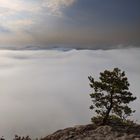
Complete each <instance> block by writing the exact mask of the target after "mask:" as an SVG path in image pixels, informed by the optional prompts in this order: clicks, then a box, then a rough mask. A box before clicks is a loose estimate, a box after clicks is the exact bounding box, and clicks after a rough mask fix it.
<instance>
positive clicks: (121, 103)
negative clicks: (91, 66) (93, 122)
mask: <svg viewBox="0 0 140 140" xmlns="http://www.w3.org/2000/svg"><path fill="white" fill-rule="evenodd" d="M88 79H89V81H90V87H91V88H92V89H93V93H91V94H90V97H91V98H92V102H93V104H92V105H91V106H90V109H94V110H95V112H96V113H97V114H98V115H99V116H101V117H102V118H103V120H102V124H106V123H107V121H108V118H109V116H110V114H111V115H115V116H117V117H119V118H121V119H126V118H127V117H128V116H130V115H131V114H132V113H133V112H134V111H133V110H132V109H131V108H130V107H129V106H128V104H129V103H130V102H132V101H134V100H135V99H136V97H133V95H132V93H131V92H130V91H129V86H130V84H129V82H128V79H127V77H126V76H125V72H124V71H122V72H121V70H120V69H119V68H114V69H113V70H112V71H109V70H105V71H104V72H101V73H100V76H99V80H98V81H96V80H95V79H94V78H93V77H92V76H89V77H88Z"/></svg>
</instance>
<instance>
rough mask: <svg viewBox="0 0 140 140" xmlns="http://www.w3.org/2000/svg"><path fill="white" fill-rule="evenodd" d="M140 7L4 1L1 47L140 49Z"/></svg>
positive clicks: (71, 0)
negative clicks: (129, 47)
mask: <svg viewBox="0 0 140 140" xmlns="http://www.w3.org/2000/svg"><path fill="white" fill-rule="evenodd" d="M139 5H140V3H139V1H137V0H133V1H132V0H127V1H126V0H124V1H121V0H118V1H112V0H107V1H106V2H102V1H101V0H99V1H91V0H30V1H29V0H13V1H11V0H4V1H3V0H0V19H1V20H0V47H3V46H8V45H17V46H20V45H40V46H45V47H46V48H47V46H48V45H55V44H61V45H62V44H65V45H79V46H84V47H87V48H88V47H90V48H94V46H99V45H100V46H102V48H104V46H105V45H106V46H114V45H119V44H123V46H128V45H132V46H133V45H135V46H139V44H140V41H139V40H140V38H139V36H140V30H139V29H140V27H139V25H140V20H139V17H140V10H139V9H140V7H139ZM3 29H4V30H3ZM5 31H7V32H5ZM5 33H6V34H5ZM112 44H113V45H112ZM99 48H100V47H99Z"/></svg>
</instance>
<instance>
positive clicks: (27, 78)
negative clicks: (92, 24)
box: [0, 48, 140, 139]
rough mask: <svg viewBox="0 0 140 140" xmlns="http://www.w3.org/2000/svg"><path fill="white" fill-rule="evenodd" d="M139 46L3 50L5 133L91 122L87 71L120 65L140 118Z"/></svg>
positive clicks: (0, 122)
mask: <svg viewBox="0 0 140 140" xmlns="http://www.w3.org/2000/svg"><path fill="white" fill-rule="evenodd" d="M139 61H140V49H138V48H135V49H132V48H131V49H116V50H115V49H114V50H74V49H72V50H68V51H62V50H24V51H20V50H19V51H18V50H0V136H3V135H4V136H5V137H6V138H9V139H10V138H11V137H13V136H14V134H19V135H30V136H31V137H41V136H46V135H47V134H49V133H52V132H54V131H55V130H57V129H61V128H65V127H69V126H73V125H79V124H87V123H90V118H91V117H92V116H93V115H94V113H93V112H92V111H91V110H89V106H90V105H91V99H90V97H89V94H90V93H91V89H90V87H89V81H88V76H89V75H92V76H93V77H95V78H98V76H99V72H101V71H104V70H105V69H113V68H114V67H119V68H120V69H122V70H124V71H125V72H126V76H127V77H128V80H129V82H130V85H131V86H130V90H131V91H132V92H133V93H134V95H135V96H137V100H136V101H135V102H133V103H132V104H131V106H132V107H133V109H135V110H136V113H135V114H134V115H133V119H134V120H137V121H138V122H140V110H139V106H140V94H139V91H140V85H139V83H140V62H139Z"/></svg>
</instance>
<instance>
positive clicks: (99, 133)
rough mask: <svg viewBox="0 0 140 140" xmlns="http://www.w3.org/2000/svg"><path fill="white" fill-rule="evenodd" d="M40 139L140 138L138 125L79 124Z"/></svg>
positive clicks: (128, 139) (137, 139)
mask: <svg viewBox="0 0 140 140" xmlns="http://www.w3.org/2000/svg"><path fill="white" fill-rule="evenodd" d="M41 140H140V125H134V126H131V127H130V126H117V125H114V126H112V125H105V126H95V125H93V124H89V125H80V126H75V127H70V128H66V129H63V130H58V131H56V132H55V133H53V134H51V135H48V136H47V137H45V138H43V139H41Z"/></svg>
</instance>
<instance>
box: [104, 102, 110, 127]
mask: <svg viewBox="0 0 140 140" xmlns="http://www.w3.org/2000/svg"><path fill="white" fill-rule="evenodd" d="M111 109H112V104H111V105H110V107H109V109H108V110H107V111H106V115H105V117H104V118H103V122H102V124H103V125H105V124H106V123H107V120H108V117H109V113H110V111H111Z"/></svg>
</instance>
